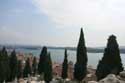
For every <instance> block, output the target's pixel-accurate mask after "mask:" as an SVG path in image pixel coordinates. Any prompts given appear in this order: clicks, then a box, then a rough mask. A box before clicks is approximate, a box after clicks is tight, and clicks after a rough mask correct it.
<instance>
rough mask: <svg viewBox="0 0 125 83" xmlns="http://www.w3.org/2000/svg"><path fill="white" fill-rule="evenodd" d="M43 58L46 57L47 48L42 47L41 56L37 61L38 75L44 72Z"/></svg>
mask: <svg viewBox="0 0 125 83" xmlns="http://www.w3.org/2000/svg"><path fill="white" fill-rule="evenodd" d="M45 56H47V47H43V49H42V51H41V54H40V59H39V64H38V73H39V74H42V73H43V72H44V65H45Z"/></svg>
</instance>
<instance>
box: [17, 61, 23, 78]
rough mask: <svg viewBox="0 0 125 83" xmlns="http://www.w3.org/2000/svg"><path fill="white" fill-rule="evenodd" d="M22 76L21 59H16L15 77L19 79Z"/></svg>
mask: <svg viewBox="0 0 125 83" xmlns="http://www.w3.org/2000/svg"><path fill="white" fill-rule="evenodd" d="M22 77H23V66H22V61H21V60H18V66H17V78H18V79H20V78H22Z"/></svg>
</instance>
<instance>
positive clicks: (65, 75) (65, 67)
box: [62, 49, 68, 79]
mask: <svg viewBox="0 0 125 83" xmlns="http://www.w3.org/2000/svg"><path fill="white" fill-rule="evenodd" d="M67 70H68V60H67V49H65V57H64V62H63V64H62V78H63V79H66V78H67Z"/></svg>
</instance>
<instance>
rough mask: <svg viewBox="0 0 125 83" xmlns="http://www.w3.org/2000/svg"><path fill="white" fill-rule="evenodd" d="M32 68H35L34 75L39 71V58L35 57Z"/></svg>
mask: <svg viewBox="0 0 125 83" xmlns="http://www.w3.org/2000/svg"><path fill="white" fill-rule="evenodd" d="M32 69H33V75H36V73H37V58H36V57H34V58H33V64H32Z"/></svg>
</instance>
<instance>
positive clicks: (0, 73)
mask: <svg viewBox="0 0 125 83" xmlns="http://www.w3.org/2000/svg"><path fill="white" fill-rule="evenodd" d="M3 65H4V64H3V57H2V51H1V50H0V83H3V81H4V72H3V70H4V69H3V68H4V66H3Z"/></svg>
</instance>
